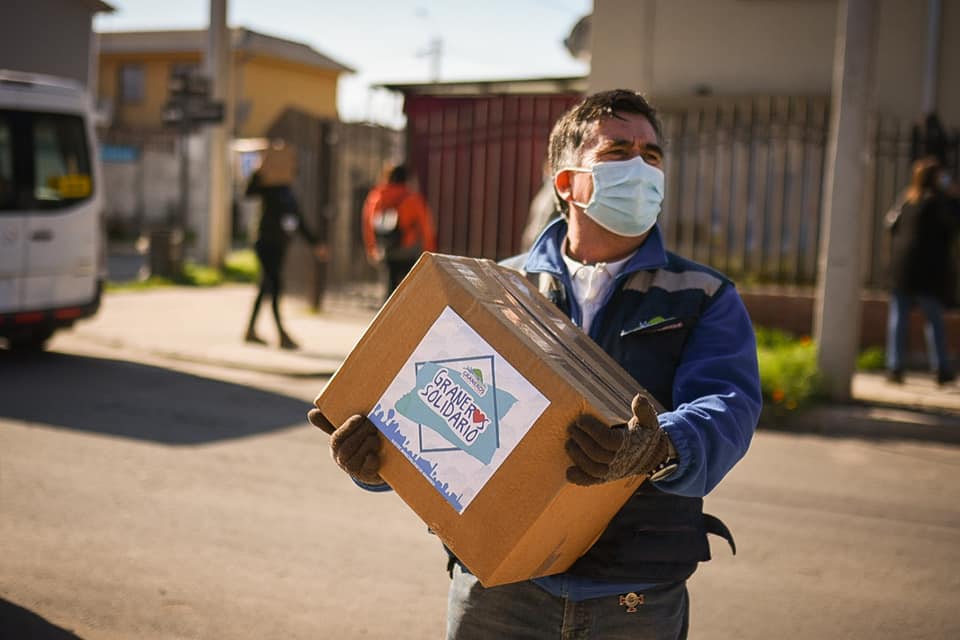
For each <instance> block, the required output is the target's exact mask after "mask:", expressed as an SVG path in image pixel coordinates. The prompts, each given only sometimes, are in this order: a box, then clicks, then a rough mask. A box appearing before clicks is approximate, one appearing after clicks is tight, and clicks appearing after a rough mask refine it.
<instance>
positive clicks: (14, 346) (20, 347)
mask: <svg viewBox="0 0 960 640" xmlns="http://www.w3.org/2000/svg"><path fill="white" fill-rule="evenodd" d="M52 335H53V329H34V330H32V331H26V332H24V333H21V334H19V335H16V336H11V337H9V338H7V344H8V346H9V347H10V351H20V352H30V351H43V349H44V347H46V346H47V340H49V339H50V336H52Z"/></svg>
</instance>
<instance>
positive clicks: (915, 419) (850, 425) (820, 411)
mask: <svg viewBox="0 0 960 640" xmlns="http://www.w3.org/2000/svg"><path fill="white" fill-rule="evenodd" d="M758 428H759V429H764V430H769V431H784V432H791V433H809V434H814V435H818V436H824V437H838V438H867V439H871V440H918V441H922V442H933V443H939V444H960V415H956V414H953V413H941V412H936V411H929V410H923V409H916V408H909V407H902V406H896V407H893V406H888V405H876V404H871V405H857V404H850V405H827V406H819V407H813V408H810V409H807V410H805V411H803V412H801V413H798V414H796V415H791V416H776V417H775V416H762V417H761V420H760V426H759V427H758Z"/></svg>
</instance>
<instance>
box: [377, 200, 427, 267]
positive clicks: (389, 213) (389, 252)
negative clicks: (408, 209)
mask: <svg viewBox="0 0 960 640" xmlns="http://www.w3.org/2000/svg"><path fill="white" fill-rule="evenodd" d="M401 204H402V202H400V203H397V204H396V205H395V206H393V207H385V208H383V209H378V210H376V211H374V212H373V235H374V236H375V237H376V241H377V247H379V249H380V251H382V252H383V255H384V257H385V258H386V259H387V260H396V261H399V260H416V259H417V258H419V257H420V254H421V253H423V245H422V243H421V242H417V243H416V244H414V245H413V246H410V247H404V246H403V229H401V228H400V212H399V211H398V208H399V207H400V205H401Z"/></svg>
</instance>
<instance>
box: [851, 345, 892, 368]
mask: <svg viewBox="0 0 960 640" xmlns="http://www.w3.org/2000/svg"><path fill="white" fill-rule="evenodd" d="M886 366H887V365H886V352H885V351H884V350H883V348H882V347H867V348H866V349H865V350H864V351H863V352H862V353H861V354H860V355H859V356H857V369H859V370H860V371H882V370H883V369H884V368H886Z"/></svg>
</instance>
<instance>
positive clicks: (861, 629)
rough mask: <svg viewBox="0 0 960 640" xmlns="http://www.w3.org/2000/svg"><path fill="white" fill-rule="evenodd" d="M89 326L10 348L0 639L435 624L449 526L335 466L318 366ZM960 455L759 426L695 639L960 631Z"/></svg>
mask: <svg viewBox="0 0 960 640" xmlns="http://www.w3.org/2000/svg"><path fill="white" fill-rule="evenodd" d="M134 295H139V294H130V297H128V298H126V299H121V298H120V297H118V298H116V300H114V302H113V303H111V305H108V307H107V308H108V309H110V308H112V309H114V310H117V309H120V308H121V307H123V305H124V304H128V305H129V306H130V308H131V309H133V308H134V307H137V306H142V305H143V304H144V303H143V302H138V299H137V298H135V297H133V296H134ZM140 300H141V301H142V300H144V299H140ZM245 300H246V293H244V301H245ZM198 304H199V303H198ZM111 313H113V312H111V311H105V315H104V317H103V318H102V319H99V320H94V321H93V322H94V323H95V322H102V323H108V324H109V323H110V322H113V321H115V318H113V317H112V316H111ZM291 315H292V319H291V324H292V326H293V327H294V329H297V328H300V333H299V335H300V336H301V337H302V336H304V335H306V332H307V327H308V323H309V322H313V321H315V320H317V318H316V317H311V316H309V315H307V314H305V313H303V312H301V313H300V314H299V315H298V314H297V313H296V311H294V313H292V314H291ZM323 318H324V315H323V314H321V316H320V318H319V319H320V320H323ZM166 322H168V323H169V322H172V320H171V319H166ZM237 322H238V323H239V324H242V320H238V321H237ZM354 324H355V326H354V329H353V333H350V331H351V330H350V329H349V328H348V327H347V326H346V325H343V326H342V327H341V329H340V331H341V332H340V333H336V332H335V331H334V330H333V329H331V328H329V327H327V328H326V329H325V333H324V335H329V336H331V340H335V341H336V344H335V345H329V344H314V345H312V347H313V348H314V349H315V350H316V351H317V352H318V353H322V354H325V357H329V358H334V357H335V356H336V353H337V352H338V350H339V351H345V350H349V347H350V345H351V344H352V342H351V339H352V338H355V337H356V336H357V335H359V333H360V332H361V331H362V327H363V321H362V319H361V320H358V322H356V323H354ZM238 326H239V325H238ZM231 330H232V329H231ZM221 331H223V332H227V331H228V329H224V328H221ZM234 333H235V334H236V335H237V336H238V337H239V331H236V332H234ZM98 335H99V334H97V332H96V325H94V324H91V325H89V326H88V327H87V328H86V329H85V328H83V325H80V326H78V328H77V329H76V330H74V331H71V332H68V333H65V334H64V335H62V336H58V337H57V338H55V339H54V341H53V343H52V345H51V351H50V352H49V353H46V354H40V355H37V356H33V357H23V356H15V355H13V354H10V353H7V352H4V351H0V380H2V381H3V383H2V385H0V637H2V638H8V637H9V638H20V637H38V638H49V639H63V640H68V639H70V638H83V639H85V640H97V639H111V640H112V639H129V638H157V639H164V640H165V639H171V640H172V639H174V638H177V639H180V638H215V639H222V638H229V639H234V638H235V639H262V638H285V639H286V638H291V639H296V638H304V639H307V638H311V639H312V638H440V637H442V633H443V625H444V608H445V598H446V587H447V582H448V581H447V577H446V574H445V571H444V564H445V561H444V554H443V552H442V550H441V548H440V544H439V542H438V541H437V540H436V539H435V538H434V537H433V536H431V535H430V534H429V533H428V532H427V531H426V527H425V526H424V525H423V524H422V523H421V522H420V521H419V520H418V519H417V517H416V516H415V515H414V514H413V513H412V511H410V510H409V509H408V508H407V507H406V505H405V504H404V503H403V502H402V501H401V500H400V499H399V498H398V497H397V496H395V495H393V494H385V495H373V494H367V493H365V492H363V491H362V490H359V489H357V488H356V487H355V486H353V484H352V483H351V482H350V481H349V480H348V479H347V478H346V477H345V476H344V475H343V474H342V473H341V472H340V471H339V469H338V468H337V467H336V466H335V465H334V464H333V463H332V461H331V460H330V458H329V454H328V452H327V449H326V436H325V435H324V434H322V433H321V432H319V431H318V430H316V429H313V428H312V427H309V426H308V425H307V424H306V422H305V419H304V414H305V412H306V410H307V409H308V408H309V405H310V402H311V401H312V399H313V398H314V397H315V396H316V394H317V393H318V392H319V391H320V389H321V388H322V386H323V384H324V382H325V380H326V378H325V377H323V375H322V372H314V371H313V369H311V368H310V367H307V366H304V368H303V370H302V371H299V372H297V371H288V372H287V373H286V374H284V373H282V372H281V371H282V370H283V369H282V368H281V367H277V368H273V369H272V368H270V367H267V366H263V367H259V368H258V367H241V366H237V364H236V362H232V361H231V360H230V358H239V357H240V355H239V354H238V353H234V352H229V353H228V352H227V351H222V352H216V353H215V354H214V355H216V356H217V357H215V358H214V357H212V358H208V359H201V358H198V359H195V360H192V361H191V360H190V359H189V358H186V357H183V353H181V352H176V351H168V352H159V351H153V352H151V351H148V350H146V349H143V348H138V345H137V344H136V343H135V342H132V341H129V340H128V341H123V340H120V339H119V338H118V339H117V340H116V341H113V342H111V341H109V340H104V339H100V338H98ZM231 335H233V334H231ZM302 342H303V340H302ZM139 347H142V345H139ZM171 348H173V347H171ZM239 348H246V347H242V346H241V347H239ZM249 348H250V349H253V347H249ZM260 349H262V351H259V352H252V354H253V356H252V359H253V360H260V361H262V362H263V363H264V364H265V365H266V364H269V363H268V362H267V361H268V360H270V357H280V356H279V355H275V354H278V352H277V351H275V350H268V349H264V348H262V347H261V348H260ZM268 356H269V357H268ZM283 357H286V358H293V357H295V356H292V355H290V354H285V355H284V356H283ZM300 357H301V358H303V356H302V355H301V356H300ZM290 362H291V363H292V364H291V365H290V367H288V368H291V367H293V365H294V364H296V363H294V362H293V361H292V360H291V361H290ZM958 470H960V447H957V446H956V445H952V444H943V443H936V442H922V441H918V440H915V439H910V438H883V439H872V438H869V437H865V436H860V437H845V436H824V435H815V434H801V433H789V432H773V431H769V430H766V429H761V430H760V431H759V432H758V434H757V436H756V437H755V439H754V443H753V446H752V447H751V450H750V452H749V453H748V455H747V457H746V458H745V459H744V460H743V461H742V462H741V463H740V464H739V465H738V466H737V467H736V468H735V469H734V471H733V472H732V473H731V474H730V475H729V476H728V477H727V479H726V480H725V481H724V482H723V483H722V484H721V486H720V487H719V488H718V489H717V490H716V491H715V492H714V493H713V494H712V495H711V496H709V497H708V498H707V511H708V512H710V513H713V514H715V515H717V516H719V517H721V518H722V519H724V520H725V521H726V523H727V524H728V525H729V526H730V528H731V529H732V531H733V533H734V535H735V536H736V539H737V546H738V555H737V556H736V557H733V556H731V554H730V552H729V549H728V548H727V547H726V544H725V543H723V542H722V541H719V542H717V541H715V542H714V543H713V554H714V560H713V561H712V562H710V563H707V564H705V565H704V566H702V568H701V569H700V571H699V572H698V573H697V574H696V575H695V576H694V578H693V579H692V580H691V582H690V591H691V598H692V619H691V638H712V639H718V640H725V639H730V640H732V639H741V640H742V639H753V638H757V639H759V638H764V639H766V638H818V639H819V638H930V639H941V638H952V637H960V614H958V611H957V608H956V604H955V602H956V594H957V593H960V571H958V570H960V545H958V544H957V542H958V540H960V535H958V534H960V486H958V483H957V482H956V477H957V472H958ZM25 630H27V632H29V633H33V634H34V635H27V632H25Z"/></svg>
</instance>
